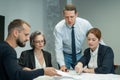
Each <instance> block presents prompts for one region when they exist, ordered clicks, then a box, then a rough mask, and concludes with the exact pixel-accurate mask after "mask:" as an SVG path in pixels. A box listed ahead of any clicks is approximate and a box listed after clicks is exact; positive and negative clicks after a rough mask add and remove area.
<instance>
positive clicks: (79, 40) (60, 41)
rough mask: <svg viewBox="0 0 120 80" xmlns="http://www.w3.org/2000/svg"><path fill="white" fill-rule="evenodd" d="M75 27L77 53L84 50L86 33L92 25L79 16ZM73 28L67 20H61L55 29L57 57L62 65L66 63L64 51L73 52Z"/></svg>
mask: <svg viewBox="0 0 120 80" xmlns="http://www.w3.org/2000/svg"><path fill="white" fill-rule="evenodd" d="M74 27H75V28H74V30H75V31H74V32H75V42H76V53H79V52H80V51H81V50H82V46H83V42H84V40H85V38H86V33H87V31H88V30H89V29H91V28H92V26H91V24H90V23H89V22H88V21H87V20H85V19H82V18H79V17H77V18H76V21H75V24H74ZM71 30H72V29H71V27H69V26H67V25H66V23H65V20H62V21H60V22H59V23H58V24H57V25H56V26H55V29H54V36H55V52H56V59H57V62H58V63H59V64H60V66H62V65H65V62H64V56H63V51H64V52H65V53H68V54H72V48H71Z"/></svg>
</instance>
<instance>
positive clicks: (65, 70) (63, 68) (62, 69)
mask: <svg viewBox="0 0 120 80" xmlns="http://www.w3.org/2000/svg"><path fill="white" fill-rule="evenodd" d="M60 70H61V71H63V72H69V71H68V69H67V68H66V66H65V65H63V66H61V67H60Z"/></svg>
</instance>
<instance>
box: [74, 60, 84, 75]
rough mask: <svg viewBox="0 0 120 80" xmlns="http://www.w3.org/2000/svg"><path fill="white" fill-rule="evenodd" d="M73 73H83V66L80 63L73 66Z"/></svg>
mask: <svg viewBox="0 0 120 80" xmlns="http://www.w3.org/2000/svg"><path fill="white" fill-rule="evenodd" d="M75 71H76V72H77V73H78V74H80V73H82V71H83V64H82V63H81V62H78V63H77V65H76V66H75Z"/></svg>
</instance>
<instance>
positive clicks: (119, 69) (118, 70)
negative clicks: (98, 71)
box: [114, 65, 120, 74]
mask: <svg viewBox="0 0 120 80" xmlns="http://www.w3.org/2000/svg"><path fill="white" fill-rule="evenodd" d="M114 69H115V74H120V65H114Z"/></svg>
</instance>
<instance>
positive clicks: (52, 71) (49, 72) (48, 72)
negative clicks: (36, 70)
mask: <svg viewBox="0 0 120 80" xmlns="http://www.w3.org/2000/svg"><path fill="white" fill-rule="evenodd" d="M44 74H45V75H48V76H60V75H59V74H58V73H57V71H56V69H55V68H53V67H47V68H44Z"/></svg>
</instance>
